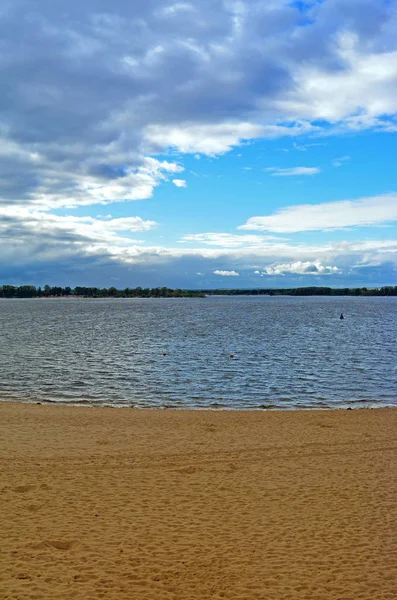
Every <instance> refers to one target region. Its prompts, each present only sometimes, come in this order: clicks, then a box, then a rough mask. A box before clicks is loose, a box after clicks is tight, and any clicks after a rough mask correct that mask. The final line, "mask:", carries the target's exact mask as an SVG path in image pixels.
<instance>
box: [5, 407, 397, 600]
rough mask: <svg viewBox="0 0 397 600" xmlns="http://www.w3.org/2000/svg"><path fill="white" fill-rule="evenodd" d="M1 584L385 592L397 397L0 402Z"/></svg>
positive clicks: (392, 561)
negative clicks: (227, 404) (355, 404)
mask: <svg viewBox="0 0 397 600" xmlns="http://www.w3.org/2000/svg"><path fill="white" fill-rule="evenodd" d="M0 451H1V481H0V532H1V535H0V598H1V599H2V600H3V599H7V600H8V599H15V600H17V599H18V600H28V599H29V600H31V599H40V600H41V599H48V600H50V599H51V600H57V599H65V600H66V599H67V600H69V599H71V598H76V599H84V600H94V599H97V598H106V599H117V600H121V599H126V600H127V599H128V600H135V599H136V600H168V599H170V600H196V599H197V600H207V599H208V600H209V599H211V600H213V599H221V598H222V599H230V600H231V599H233V600H251V599H252V600H254V599H261V600H262V599H263V600H287V599H288V600H301V599H305V600H331V599H332V600H360V599H365V600H367V599H368V600H383V599H385V600H386V599H388V600H393V599H395V598H396V594H397V592H396V590H397V561H396V557H397V525H396V524H397V502H396V499H397V452H396V451H397V410H393V409H376V410H339V411H288V412H259V411H258V412H227V411H225V412H216V411H175V410H162V411H160V410H152V411H150V410H134V409H111V408H75V407H60V406H45V405H31V404H17V403H5V402H3V403H0Z"/></svg>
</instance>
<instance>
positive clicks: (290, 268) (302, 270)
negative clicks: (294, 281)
mask: <svg viewBox="0 0 397 600" xmlns="http://www.w3.org/2000/svg"><path fill="white" fill-rule="evenodd" d="M339 272H340V269H338V267H335V266H329V265H323V264H322V263H321V262H320V261H319V260H315V261H312V262H311V261H305V262H302V261H300V260H298V261H296V262H292V263H282V264H277V263H276V264H273V265H269V266H268V267H265V270H264V271H263V272H262V273H260V274H261V275H282V276H284V275H286V274H294V275H335V274H336V273H339ZM255 273H257V274H259V271H256V272H255Z"/></svg>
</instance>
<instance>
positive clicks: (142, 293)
mask: <svg viewBox="0 0 397 600" xmlns="http://www.w3.org/2000/svg"><path fill="white" fill-rule="evenodd" d="M209 296H348V297H357V296H359V297H375V296H376V297H382V296H397V285H396V286H392V285H387V286H383V287H380V288H366V287H361V288H331V287H322V286H317V287H316V286H308V287H299V288H249V289H248V288H247V289H237V288H225V289H200V290H188V289H179V288H175V289H172V288H167V287H158V288H142V287H139V286H138V287H136V288H128V287H127V288H124V289H120V290H119V289H117V288H115V287H110V288H98V287H83V286H76V287H75V288H71V287H69V286H67V287H60V286H49V285H46V286H44V288H43V289H42V288H41V287H38V288H36V287H35V286H34V285H21V286H12V285H3V286H0V298H7V299H13V298H45V299H54V298H73V299H76V298H94V299H98V298H99V299H100V298H207V297H209Z"/></svg>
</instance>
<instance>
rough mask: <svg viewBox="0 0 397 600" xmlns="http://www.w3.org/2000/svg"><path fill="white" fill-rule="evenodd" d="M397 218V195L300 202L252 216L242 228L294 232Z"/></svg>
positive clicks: (366, 225) (364, 224) (381, 221)
mask: <svg viewBox="0 0 397 600" xmlns="http://www.w3.org/2000/svg"><path fill="white" fill-rule="evenodd" d="M392 221H397V194H396V193H392V194H384V195H383V196H372V197H369V198H362V199H360V200H341V201H338V202H328V203H322V204H300V205H297V206H289V207H287V208H283V209H281V210H279V211H277V212H275V213H274V214H272V215H269V216H263V217H251V218H250V219H248V221H247V222H246V223H245V225H241V226H240V227H238V229H248V230H253V231H272V232H275V233H294V232H298V231H316V230H323V231H324V230H327V229H338V228H343V227H369V226H373V225H381V224H385V223H390V222H392Z"/></svg>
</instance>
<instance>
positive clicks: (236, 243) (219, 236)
mask: <svg viewBox="0 0 397 600" xmlns="http://www.w3.org/2000/svg"><path fill="white" fill-rule="evenodd" d="M282 239H285V238H279V237H274V236H263V235H256V234H249V235H241V234H233V233H193V234H187V235H184V236H183V237H182V238H181V240H180V242H181V243H184V242H189V243H191V242H193V243H197V242H198V243H200V244H206V245H208V246H221V247H223V248H239V247H243V246H244V247H247V246H261V245H263V244H264V243H265V242H268V241H269V240H279V241H281V240H282Z"/></svg>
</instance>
